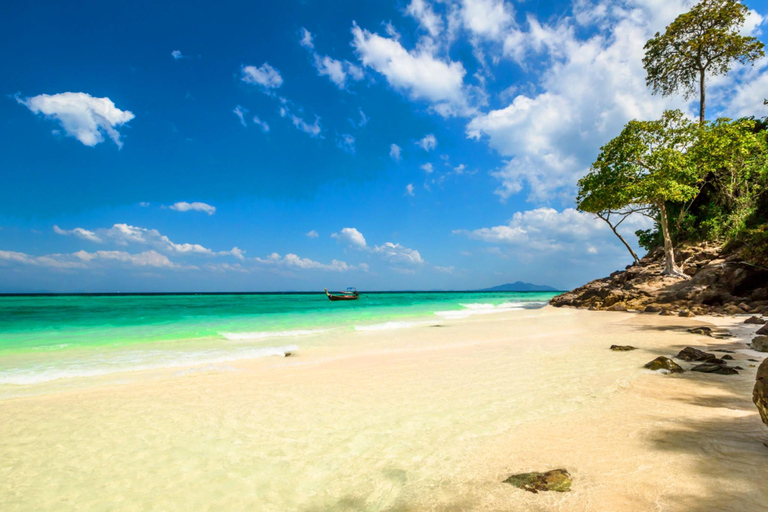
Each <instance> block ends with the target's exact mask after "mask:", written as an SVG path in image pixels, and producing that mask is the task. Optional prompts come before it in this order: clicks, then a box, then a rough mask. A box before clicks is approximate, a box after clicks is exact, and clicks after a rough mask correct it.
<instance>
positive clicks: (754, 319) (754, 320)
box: [744, 316, 765, 325]
mask: <svg viewBox="0 0 768 512" xmlns="http://www.w3.org/2000/svg"><path fill="white" fill-rule="evenodd" d="M744 323H745V324H758V325H763V324H764V323H765V321H763V319H762V318H760V317H759V316H751V317H749V318H747V319H746V320H744Z"/></svg>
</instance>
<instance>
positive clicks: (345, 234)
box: [331, 228, 367, 249]
mask: <svg viewBox="0 0 768 512" xmlns="http://www.w3.org/2000/svg"><path fill="white" fill-rule="evenodd" d="M331 237H332V238H335V239H336V240H338V241H339V242H341V243H344V244H346V245H348V246H350V247H353V248H355V249H365V248H366V247H367V243H366V241H365V237H364V236H363V234H362V233H361V232H359V231H358V230H357V229H356V228H344V229H342V230H341V231H339V232H338V233H333V234H332V235H331Z"/></svg>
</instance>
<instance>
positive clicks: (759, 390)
mask: <svg viewBox="0 0 768 512" xmlns="http://www.w3.org/2000/svg"><path fill="white" fill-rule="evenodd" d="M752 401H753V402H755V405H756V406H757V410H758V411H760V418H762V420H763V423H765V424H766V425H768V359H766V360H765V361H763V364H761V365H760V367H759V368H758V369H757V378H756V380H755V389H754V390H753V391H752Z"/></svg>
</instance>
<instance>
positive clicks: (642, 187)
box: [578, 110, 699, 213]
mask: <svg viewBox="0 0 768 512" xmlns="http://www.w3.org/2000/svg"><path fill="white" fill-rule="evenodd" d="M697 130H698V128H697V127H696V125H695V124H694V123H693V122H691V121H690V120H689V119H687V118H686V117H685V116H684V115H683V113H682V112H680V111H679V110H668V111H666V112H664V114H663V116H662V118H661V119H659V120H658V121H630V122H629V123H627V125H626V126H625V127H624V130H622V132H621V134H619V136H618V137H616V138H615V139H613V140H611V141H610V142H608V144H606V145H605V146H603V147H602V148H600V155H598V157H597V160H596V161H595V163H594V164H592V168H591V170H590V172H589V173H588V174H587V175H586V176H585V177H584V178H582V179H581V180H579V194H578V207H579V209H580V210H582V211H587V212H592V213H597V212H599V211H602V210H606V209H619V208H624V207H628V206H631V205H651V206H656V207H660V206H662V205H663V204H665V203H666V202H682V201H686V200H689V199H691V198H693V197H695V196H696V194H697V192H698V189H697V188H696V186H695V185H696V183H697V182H698V181H699V174H698V173H699V170H698V169H697V167H696V165H695V163H694V162H693V161H692V159H691V157H690V154H689V151H688V150H689V148H690V147H691V146H692V145H693V144H694V142H695V140H696V133H697Z"/></svg>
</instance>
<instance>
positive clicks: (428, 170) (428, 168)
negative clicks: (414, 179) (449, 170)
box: [421, 163, 435, 174]
mask: <svg viewBox="0 0 768 512" xmlns="http://www.w3.org/2000/svg"><path fill="white" fill-rule="evenodd" d="M421 169H422V170H423V171H424V172H426V173H427V174H432V173H433V172H435V168H434V167H432V164H431V163H426V164H424V165H422V166H421Z"/></svg>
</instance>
